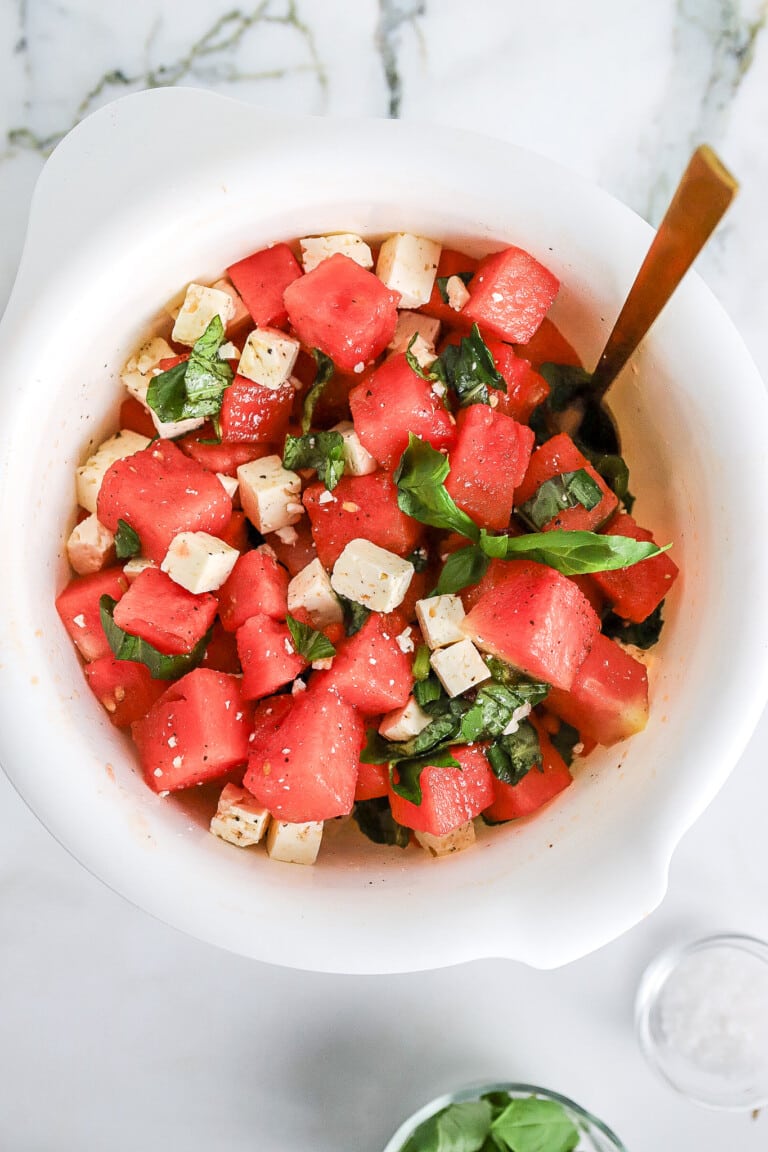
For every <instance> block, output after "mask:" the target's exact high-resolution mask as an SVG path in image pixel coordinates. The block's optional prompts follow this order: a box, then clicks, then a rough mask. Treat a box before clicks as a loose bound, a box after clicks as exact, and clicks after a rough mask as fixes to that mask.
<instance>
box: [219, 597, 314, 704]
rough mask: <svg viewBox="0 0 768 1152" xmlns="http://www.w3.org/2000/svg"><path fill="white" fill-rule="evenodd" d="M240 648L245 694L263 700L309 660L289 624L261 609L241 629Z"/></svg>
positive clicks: (239, 630) (250, 697)
mask: <svg viewBox="0 0 768 1152" xmlns="http://www.w3.org/2000/svg"><path fill="white" fill-rule="evenodd" d="M236 635H237V651H238V655H239V656H240V663H241V664H242V666H243V696H244V697H245V698H246V700H260V699H262V698H263V697H264V696H271V695H272V693H273V692H276V691H277V689H278V688H282V687H283V686H284V685H285V684H290V682H291V680H295V678H296V677H297V676H298V675H299V673H300V672H303V671H304V669H305V668H306V666H307V662H306V660H305V659H304V657H303V656H300V655H299V654H298V652H297V651H296V649H295V647H294V644H293V638H292V636H291V633H290V631H289V630H288V625H287V624H284V623H283V622H282V621H281V620H273V619H272V617H271V616H265V615H264V614H263V613H259V614H258V615H255V616H250V617H249V618H248V619H247V620H246V621H245V623H244V624H242V625H241V626H240V628H238V630H237V633H236Z"/></svg>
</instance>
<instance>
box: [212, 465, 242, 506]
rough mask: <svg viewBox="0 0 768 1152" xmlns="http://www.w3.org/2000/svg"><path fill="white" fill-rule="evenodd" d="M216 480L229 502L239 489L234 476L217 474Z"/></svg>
mask: <svg viewBox="0 0 768 1152" xmlns="http://www.w3.org/2000/svg"><path fill="white" fill-rule="evenodd" d="M216 479H217V480H218V481H219V483H220V484H221V486H222V488H223V489H224V491H225V492H226V494H227V496H229V498H230V500H231V499H232V498H233V496H234V495H235V493H236V492H237V490H238V488H239V487H240V484H239V483H238V481H237V480H236V479H235V477H234V476H227V474H226V473H225V472H217V473H216Z"/></svg>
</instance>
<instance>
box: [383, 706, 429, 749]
mask: <svg viewBox="0 0 768 1152" xmlns="http://www.w3.org/2000/svg"><path fill="white" fill-rule="evenodd" d="M431 722H432V717H431V716H428V715H427V713H426V712H424V711H422V709H421V708H420V707H419V705H418V704H417V703H416V701H415V700H414V698H413V696H410V697H409V698H408V701H407V703H405V704H404V705H403V707H402V708H395V710H394V711H393V712H387V714H386V716H385V717H384V718H383V719H382V721H381V724H379V732H380V733H381V735H382V736H383V737H384V739H385V740H410V739H411V737H412V736H418V734H419V732H422V731H423V730H424V729H425V728H426V726H427V725H428V724H431Z"/></svg>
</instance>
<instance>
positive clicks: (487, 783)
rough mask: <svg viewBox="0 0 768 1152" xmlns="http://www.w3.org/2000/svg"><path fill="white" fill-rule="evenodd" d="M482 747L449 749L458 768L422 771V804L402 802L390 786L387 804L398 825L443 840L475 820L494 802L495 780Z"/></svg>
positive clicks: (467, 746) (408, 801)
mask: <svg viewBox="0 0 768 1152" xmlns="http://www.w3.org/2000/svg"><path fill="white" fill-rule="evenodd" d="M483 747H484V745H481V744H473V745H464V746H461V747H457V748H451V755H452V756H453V757H454V758H455V759H456V760H458V762H459V764H460V765H461V767H460V768H424V769H423V770H422V773H421V778H420V783H421V804H412V803H411V801H410V800H404V799H403V797H402V796H398V794H397V793H396V792H395V790H394V789H393V788H392V787H391V785H390V789H389V803H390V807H391V809H392V815H393V816H394V818H395V820H396V821H397V823H398V824H403V825H405V827H406V828H413V829H414V830H415V831H417V832H429V833H431V834H432V835H433V836H445V835H446V834H447V833H448V832H452V831H453V829H454V828H459V827H461V825H462V824H466V822H467V820H472V819H473V818H474V817H475V816H478V815H479V814H480V813H481V812H482V811H483V809H484V808H487V807H488V805H489V804H490V803H492V801H493V779H494V777H493V773H492V772H491V768H490V765H489V763H488V761H487V760H486V758H485V755H484V753H483ZM395 772H397V769H395Z"/></svg>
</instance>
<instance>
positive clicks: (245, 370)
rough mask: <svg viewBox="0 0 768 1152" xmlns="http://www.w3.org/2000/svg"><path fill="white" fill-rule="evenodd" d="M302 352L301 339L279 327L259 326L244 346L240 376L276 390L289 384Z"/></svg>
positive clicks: (239, 369) (239, 366)
mask: <svg viewBox="0 0 768 1152" xmlns="http://www.w3.org/2000/svg"><path fill="white" fill-rule="evenodd" d="M298 354H299V342H298V340H294V339H292V338H291V337H290V336H286V334H285V333H284V332H279V331H278V330H277V329H275V328H255V329H254V330H253V332H251V333H249V335H248V339H247V340H246V342H245V345H244V346H243V353H242V356H241V357H240V363H239V364H238V367H237V371H238V374H239V375H240V376H245V377H247V378H248V380H253V382H254V383H255V384H261V385H262V386H263V387H264V388H271V389H272V390H273V391H276V390H277V389H278V388H280V387H282V385H283V384H285V382H286V380H287V379H288V378H289V376H290V375H291V372H292V371H293V366H294V364H295V363H296V357H297V356H298Z"/></svg>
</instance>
